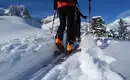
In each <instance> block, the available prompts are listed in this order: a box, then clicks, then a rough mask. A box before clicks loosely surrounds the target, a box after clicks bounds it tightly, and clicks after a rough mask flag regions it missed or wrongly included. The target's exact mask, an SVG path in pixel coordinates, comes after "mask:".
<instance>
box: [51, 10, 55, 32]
mask: <svg viewBox="0 0 130 80" xmlns="http://www.w3.org/2000/svg"><path fill="white" fill-rule="evenodd" d="M55 17H56V11H55V12H54V16H53V21H52V31H51V34H52V32H53V28H54V21H55Z"/></svg>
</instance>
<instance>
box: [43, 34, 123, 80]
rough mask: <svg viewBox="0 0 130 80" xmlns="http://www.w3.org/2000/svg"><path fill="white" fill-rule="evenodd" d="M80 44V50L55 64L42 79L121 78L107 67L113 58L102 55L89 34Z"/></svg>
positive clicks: (88, 79) (110, 79) (96, 79)
mask: <svg viewBox="0 0 130 80" xmlns="http://www.w3.org/2000/svg"><path fill="white" fill-rule="evenodd" d="M86 44H87V45H86ZM80 46H81V49H82V51H81V52H78V53H76V54H74V55H73V56H71V57H70V58H69V59H67V60H66V61H65V62H63V63H62V64H60V65H57V66H55V67H54V68H53V69H52V70H51V71H50V72H49V73H48V74H47V75H46V76H45V77H44V78H43V79H42V80H115V79H116V80H123V79H122V78H121V77H120V76H119V75H118V74H117V73H115V72H112V71H111V70H110V68H109V64H110V63H112V62H113V61H115V59H114V58H113V57H109V56H106V55H104V54H103V51H102V50H101V49H100V48H99V47H97V46H96V43H95V42H94V40H93V39H92V37H91V36H86V37H84V40H83V42H82V43H81V45H80Z"/></svg>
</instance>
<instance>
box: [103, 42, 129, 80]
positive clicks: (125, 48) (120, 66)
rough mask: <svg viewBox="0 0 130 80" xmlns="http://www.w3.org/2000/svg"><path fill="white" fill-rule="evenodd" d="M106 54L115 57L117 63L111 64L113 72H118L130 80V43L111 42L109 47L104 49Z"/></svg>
mask: <svg viewBox="0 0 130 80" xmlns="http://www.w3.org/2000/svg"><path fill="white" fill-rule="evenodd" d="M104 52H105V54H107V55H109V56H113V57H114V58H115V59H116V62H113V63H112V64H111V68H112V69H113V71H116V72H118V73H120V74H122V76H124V77H125V78H126V80H130V70H129V68H130V42H128V41H111V42H110V44H109V47H108V48H106V49H104Z"/></svg>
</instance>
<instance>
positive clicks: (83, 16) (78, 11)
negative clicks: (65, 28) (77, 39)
mask: <svg viewBox="0 0 130 80" xmlns="http://www.w3.org/2000/svg"><path fill="white" fill-rule="evenodd" d="M78 12H79V14H80V16H81V17H82V18H87V16H84V15H83V14H82V13H81V12H80V11H79V9H78Z"/></svg>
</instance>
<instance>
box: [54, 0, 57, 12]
mask: <svg viewBox="0 0 130 80" xmlns="http://www.w3.org/2000/svg"><path fill="white" fill-rule="evenodd" d="M56 9H57V0H54V10H56Z"/></svg>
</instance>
